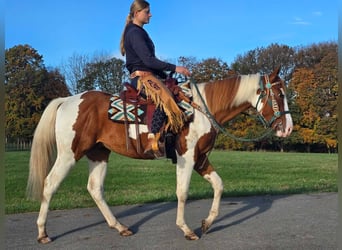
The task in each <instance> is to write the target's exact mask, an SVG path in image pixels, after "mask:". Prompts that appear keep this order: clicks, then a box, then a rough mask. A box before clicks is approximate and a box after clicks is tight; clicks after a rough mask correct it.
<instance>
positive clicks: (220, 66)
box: [191, 58, 231, 82]
mask: <svg viewBox="0 0 342 250" xmlns="http://www.w3.org/2000/svg"><path fill="white" fill-rule="evenodd" d="M230 74H231V71H230V70H229V67H228V64H227V63H226V62H223V61H222V60H221V59H217V58H208V59H205V60H203V61H202V62H199V63H197V64H195V65H193V67H192V75H191V78H192V79H194V80H195V81H197V82H208V81H212V80H221V79H224V78H227V77H228V76H229V75H230Z"/></svg>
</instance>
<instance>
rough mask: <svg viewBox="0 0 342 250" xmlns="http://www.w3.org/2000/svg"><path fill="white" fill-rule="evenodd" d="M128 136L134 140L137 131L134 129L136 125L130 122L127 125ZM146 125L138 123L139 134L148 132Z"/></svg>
mask: <svg viewBox="0 0 342 250" xmlns="http://www.w3.org/2000/svg"><path fill="white" fill-rule="evenodd" d="M128 130H129V137H130V138H132V139H134V140H136V139H137V131H136V127H135V124H130V125H129V129H128ZM148 132H149V130H148V127H147V125H145V124H140V125H139V134H143V133H148Z"/></svg>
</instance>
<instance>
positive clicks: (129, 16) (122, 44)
mask: <svg viewBox="0 0 342 250" xmlns="http://www.w3.org/2000/svg"><path fill="white" fill-rule="evenodd" d="M132 19H133V18H132V15H131V14H128V16H127V18H126V24H125V28H124V30H123V32H122V35H121V41H120V52H121V55H122V56H124V55H125V54H126V50H125V46H124V41H125V31H126V27H127V25H128V24H129V23H131V22H132V21H133V20H132Z"/></svg>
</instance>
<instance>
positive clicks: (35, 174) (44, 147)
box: [26, 98, 66, 200]
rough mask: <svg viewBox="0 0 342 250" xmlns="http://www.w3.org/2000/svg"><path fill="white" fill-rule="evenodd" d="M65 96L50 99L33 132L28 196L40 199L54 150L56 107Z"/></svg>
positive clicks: (53, 157) (53, 158)
mask: <svg viewBox="0 0 342 250" xmlns="http://www.w3.org/2000/svg"><path fill="white" fill-rule="evenodd" d="M65 99H66V98H57V99H54V100H52V101H51V102H50V103H49V105H48V106H47V107H46V109H45V110H44V112H43V115H42V117H41V118H40V121H39V123H38V125H37V128H36V130H35V132H34V136H33V141H32V147H31V157H30V173H29V177H28V181H27V188H26V193H27V196H28V198H31V199H35V200H41V199H42V195H43V188H44V179H45V178H46V176H47V175H48V173H49V172H50V170H51V168H52V165H53V161H54V160H55V152H56V135H55V123H56V114H57V110H58V107H59V106H60V105H61V104H62V103H63V102H64V101H65Z"/></svg>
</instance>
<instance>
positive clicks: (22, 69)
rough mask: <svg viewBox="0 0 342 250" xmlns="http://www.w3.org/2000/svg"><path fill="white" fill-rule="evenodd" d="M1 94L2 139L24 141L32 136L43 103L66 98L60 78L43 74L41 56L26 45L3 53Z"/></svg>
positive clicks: (66, 90) (65, 89)
mask: <svg viewBox="0 0 342 250" xmlns="http://www.w3.org/2000/svg"><path fill="white" fill-rule="evenodd" d="M57 75H58V77H60V78H58V77H56V76H57ZM5 92H6V95H5V115H6V117H5V133H6V138H7V139H8V140H13V139H15V140H24V141H25V140H29V139H30V138H31V137H32V135H33V131H34V129H35V127H36V125H37V122H38V120H39V118H40V115H41V113H42V112H43V110H44V109H45V107H46V105H47V103H48V102H49V101H50V100H51V99H53V98H55V97H58V96H65V95H69V91H68V89H67V87H66V85H65V83H64V82H63V78H62V77H61V75H60V74H59V73H58V74H57V71H54V72H49V71H47V70H46V68H45V66H44V62H43V57H42V56H41V55H40V54H39V53H38V52H37V50H35V49H34V48H32V47H31V46H29V45H18V46H14V47H13V48H10V49H7V50H6V51H5Z"/></svg>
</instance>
